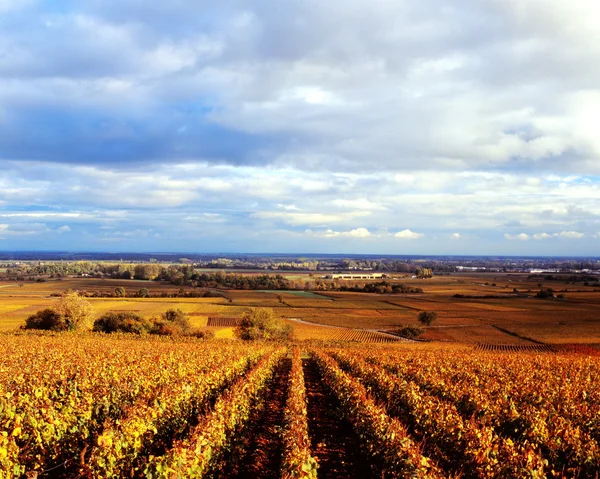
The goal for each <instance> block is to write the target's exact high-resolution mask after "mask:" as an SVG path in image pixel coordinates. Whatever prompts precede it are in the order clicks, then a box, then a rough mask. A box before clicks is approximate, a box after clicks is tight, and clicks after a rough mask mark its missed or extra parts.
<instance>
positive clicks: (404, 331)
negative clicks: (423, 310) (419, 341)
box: [395, 325, 425, 339]
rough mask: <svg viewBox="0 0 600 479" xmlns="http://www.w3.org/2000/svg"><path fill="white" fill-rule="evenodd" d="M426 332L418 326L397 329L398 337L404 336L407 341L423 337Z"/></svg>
mask: <svg viewBox="0 0 600 479" xmlns="http://www.w3.org/2000/svg"><path fill="white" fill-rule="evenodd" d="M424 332H425V331H424V330H423V329H422V328H419V327H418V326H408V325H407V326H404V327H403V328H400V329H397V330H396V331H395V333H396V334H397V335H398V336H402V337H403V338H407V339H415V338H418V337H419V336H421V334H423V333H424Z"/></svg>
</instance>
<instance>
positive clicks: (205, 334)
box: [188, 329, 215, 339]
mask: <svg viewBox="0 0 600 479" xmlns="http://www.w3.org/2000/svg"><path fill="white" fill-rule="evenodd" d="M188 335H189V336H193V337H195V338H200V339H213V338H214V337H215V333H214V331H212V330H210V329H195V330H193V331H191V332H190V333H189V334H188Z"/></svg>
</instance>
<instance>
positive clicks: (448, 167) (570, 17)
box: [0, 0, 600, 255]
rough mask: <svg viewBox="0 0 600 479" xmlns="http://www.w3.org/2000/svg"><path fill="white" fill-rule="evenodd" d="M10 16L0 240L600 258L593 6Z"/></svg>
mask: <svg viewBox="0 0 600 479" xmlns="http://www.w3.org/2000/svg"><path fill="white" fill-rule="evenodd" d="M0 13H2V15H1V16H0V27H1V28H0V32H2V33H1V34H0V58H2V61H1V62H0V225H1V226H0V240H1V242H0V249H21V248H33V249H40V248H42V249H53V248H67V249H69V248H76V247H82V246H81V245H85V248H86V249H116V250H120V249H123V250H136V249H144V250H148V249H151V250H155V251H157V250H171V251H172V250H194V251H218V250H226V251H323V252H374V253H377V252H381V253H429V254H435V253H479V254H486V253H487V254H502V253H504V254H518V253H522V254H531V253H539V254H573V255H575V254H595V253H596V252H597V246H598V244H597V241H598V237H597V236H598V235H597V232H598V231H600V217H599V215H600V201H599V200H600V198H599V196H600V193H599V188H598V175H600V140H599V138H600V137H599V136H598V135H597V126H596V125H597V124H598V123H600V88H599V87H598V85H600V63H599V62H598V61H597V59H598V58H600V36H599V33H598V32H600V20H599V19H600V6H598V4H597V2H593V1H591V0H571V1H569V2H567V1H566V0H564V1H563V0H559V1H555V2H550V3H547V4H545V5H544V8H540V4H539V2H537V1H535V0H523V1H520V2H518V3H515V2H506V1H503V0H492V1H488V2H480V1H474V0H466V1H465V2H461V3H460V4H452V3H449V2H445V1H443V0H424V1H421V2H408V1H399V2H384V1H375V2H367V1H366V0H350V1H344V2H342V1H341V0H340V1H338V0H332V1H328V2H317V1H316V0H291V1H289V2H285V5H284V4H274V3H273V2H270V1H269V2H267V1H266V0H252V1H250V2H240V1H239V0H223V1H221V2H200V3H198V2H191V1H184V0H178V1H175V2H170V3H169V4H168V5H167V4H163V3H160V2H155V1H150V2H143V3H142V2H139V1H137V0H123V1H121V2H113V3H107V2H101V1H99V0H90V1H88V2H72V1H69V0H65V1H61V2H58V3H56V2H51V3H44V2H35V1H22V2H13V1H10V0H8V1H7V0H4V1H2V0H0ZM73 39H77V41H73ZM26 232H27V234H26ZM449 239H451V240H452V241H448V240H449ZM407 240H411V241H407Z"/></svg>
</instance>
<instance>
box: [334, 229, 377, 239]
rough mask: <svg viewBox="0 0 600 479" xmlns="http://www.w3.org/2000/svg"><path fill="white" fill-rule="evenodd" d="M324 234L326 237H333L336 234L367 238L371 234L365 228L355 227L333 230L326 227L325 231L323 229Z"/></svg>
mask: <svg viewBox="0 0 600 479" xmlns="http://www.w3.org/2000/svg"><path fill="white" fill-rule="evenodd" d="M324 236H325V237H326V238H335V237H337V236H349V237H351V238H368V237H369V236H372V234H371V233H370V232H369V230H368V229H366V228H356V229H353V230H351V231H333V230H330V229H328V230H327V231H325V234H324Z"/></svg>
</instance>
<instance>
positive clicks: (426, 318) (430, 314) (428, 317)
mask: <svg viewBox="0 0 600 479" xmlns="http://www.w3.org/2000/svg"><path fill="white" fill-rule="evenodd" d="M436 319H437V313H436V312H435V311H421V312H420V313H419V317H418V320H419V323H421V324H423V325H425V326H431V324H432V323H433V322H434V321H435V320H436Z"/></svg>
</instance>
